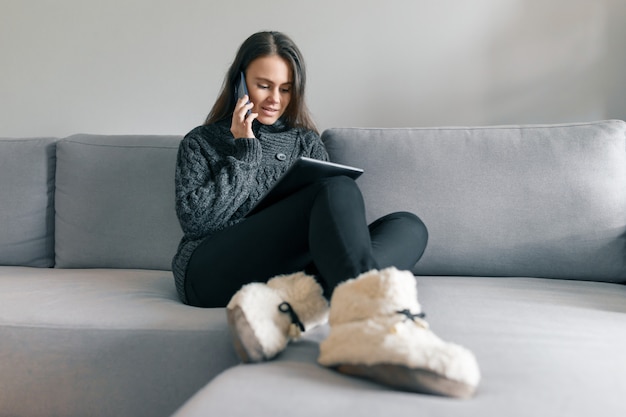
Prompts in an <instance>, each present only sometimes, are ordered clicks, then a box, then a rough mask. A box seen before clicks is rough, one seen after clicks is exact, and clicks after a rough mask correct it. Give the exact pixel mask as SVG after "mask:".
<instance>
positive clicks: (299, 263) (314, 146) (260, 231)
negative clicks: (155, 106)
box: [172, 32, 472, 395]
mask: <svg viewBox="0 0 626 417" xmlns="http://www.w3.org/2000/svg"><path fill="white" fill-rule="evenodd" d="M242 72H243V73H244V74H245V79H246V85H247V90H248V93H249V95H246V96H243V97H242V98H240V99H238V100H237V97H236V91H235V89H236V85H237V83H238V81H239V79H240V77H241V75H240V74H241V73H242ZM305 86H306V73H305V66H304V61H303V59H302V55H301V53H300V51H299V50H298V48H297V47H296V45H295V44H294V43H293V41H292V40H291V39H290V38H289V37H287V36H286V35H284V34H282V33H278V32H260V33H256V34H254V35H252V36H250V37H249V38H248V39H247V40H246V41H245V42H244V43H243V44H242V45H241V47H240V49H239V51H238V53H237V55H236V57H235V60H234V62H233V63H232V65H231V67H230V69H229V71H228V73H227V75H226V79H225V81H224V84H223V87H222V91H221V93H220V95H219V97H218V99H217V101H216V102H215V104H214V106H213V109H212V110H211V112H210V113H209V115H208V117H207V120H206V122H205V124H204V125H203V126H200V127H197V128H195V129H194V130H192V131H191V132H190V133H189V134H187V135H186V136H185V138H184V139H183V141H182V142H181V145H180V149H179V154H178V160H177V167H176V210H177V214H178V217H179V220H180V223H181V226H182V228H183V231H184V237H183V239H182V241H181V243H180V246H179V249H178V252H177V254H176V256H175V257H174V260H173V264H172V266H173V271H174V275H175V278H176V286H177V290H178V293H179V296H180V298H181V300H182V301H183V302H185V303H187V304H190V305H193V306H198V307H224V306H227V314H228V320H229V324H230V326H231V328H232V331H233V339H234V341H235V347H236V349H237V352H238V353H239V355H240V357H241V358H242V360H244V361H245V362H257V361H261V360H267V359H271V358H272V357H274V356H276V355H277V354H278V353H280V352H281V351H282V350H283V349H284V348H285V347H286V346H287V344H288V342H289V341H290V340H291V339H292V338H295V337H297V335H298V334H299V332H300V331H304V330H308V329H310V328H312V327H314V326H316V325H318V324H321V323H323V322H325V320H326V318H327V315H328V302H327V299H330V298H331V297H332V299H331V308H330V317H331V325H332V320H333V309H334V305H335V304H339V307H338V308H337V311H341V309H342V308H345V306H346V305H349V304H350V303H351V302H353V301H354V300H356V299H357V298H359V297H361V298H362V297H363V296H364V294H368V293H369V294H370V296H368V297H369V298H370V299H372V300H378V301H374V302H373V303H374V304H376V303H378V304H381V305H383V304H384V306H385V307H384V310H385V311H382V310H381V308H380V306H379V307H372V308H371V309H369V311H367V315H373V316H377V315H380V314H387V313H388V311H387V310H388V307H389V306H391V308H392V310H391V312H392V315H393V316H394V317H393V320H395V322H396V323H404V321H406V320H408V319H410V320H409V321H410V322H411V323H419V324H420V326H421V327H419V326H415V325H413V326H414V327H416V329H417V328H419V329H421V331H426V330H425V329H424V328H425V322H424V321H423V320H422V319H421V309H420V306H419V304H418V302H417V294H416V290H415V281H414V278H413V275H412V274H411V273H410V272H407V270H410V269H411V268H412V267H413V266H414V265H415V263H416V262H417V261H418V260H419V258H420V257H421V255H422V253H423V251H424V249H425V247H426V242H427V231H426V227H425V226H424V224H423V223H422V222H421V220H420V219H419V218H418V217H417V216H415V215H414V214H410V213H404V212H401V213H393V214H390V215H387V216H385V217H383V218H381V219H378V220H377V221H375V222H374V223H373V224H371V225H369V226H368V225H367V223H366V220H365V209H364V203H363V198H362V195H361V192H360V190H359V188H358V186H357V185H356V183H355V182H354V181H353V180H351V179H348V178H346V177H336V178H332V179H325V180H321V181H319V182H317V183H315V184H313V185H311V186H308V187H305V188H304V189H302V190H300V191H298V192H296V193H294V194H292V195H291V196H289V197H286V198H285V199H283V200H281V201H279V202H278V203H275V204H274V205H272V206H270V207H268V208H265V209H263V210H262V211H260V212H258V213H256V214H254V215H252V216H249V217H245V215H246V213H247V212H248V210H249V209H250V208H251V207H252V206H253V205H254V203H255V202H256V201H258V200H259V198H260V197H261V196H262V195H263V194H264V193H265V191H266V190H268V189H269V188H270V187H271V186H272V184H273V183H274V182H275V181H276V180H277V179H278V178H279V177H280V176H281V175H282V174H283V173H284V172H285V171H286V170H287V168H288V167H289V166H290V164H291V163H293V162H294V161H295V160H296V159H297V158H298V157H301V156H306V157H310V158H316V159H321V160H327V159H328V154H327V152H326V149H325V148H324V145H323V143H322V142H321V140H320V137H319V135H318V132H317V130H316V128H315V126H314V124H313V122H312V120H311V117H310V115H309V112H308V109H307V106H306V104H305V101H304V93H305ZM357 277H358V278H359V279H356V280H354V278H357ZM341 287H345V289H346V291H343V292H345V294H346V296H347V298H348V299H347V301H343V302H342V301H337V302H336V301H335V298H336V297H335V295H334V294H335V293H336V294H339V295H337V296H338V297H339V298H342V296H341V295H340V294H341V293H342V291H337V292H335V289H338V290H339V288H341ZM353 287H354V288H353ZM359 287H363V288H364V289H363V288H362V289H359ZM375 288H377V290H375V291H374V293H373V294H372V291H371V290H372V289H375ZM359 291H361V292H362V291H365V292H364V293H363V294H361V295H360V296H359V295H358V294H359ZM394 291H395V293H398V294H401V296H399V297H398V296H390V295H389V294H388V293H390V292H391V293H394ZM407 294H409V295H410V294H413V296H412V297H411V296H409V297H406V295H407ZM355 297H356V298H355ZM380 297H383V298H380ZM390 297H391V299H388V298H390ZM394 297H395V298H394ZM343 298H345V296H344V297H343ZM351 300H352V301H351ZM366 304H367V303H366ZM342 305H343V306H344V307H341V306H342ZM363 305H365V304H363ZM342 314H343V313H341V314H340V315H342ZM349 315H350V313H348V316H349ZM362 318H363V317H353V318H352V319H354V320H360V319H362ZM352 319H351V320H352ZM352 321H353V320H352ZM399 325H400V324H399ZM339 327H340V326H339ZM333 331H334V327H333ZM333 331H331V335H330V337H329V339H328V341H327V342H328V343H326V342H324V343H323V344H322V348H323V349H322V355H321V356H320V363H323V364H325V365H327V366H337V365H339V364H345V362H346V360H345V358H343V357H342V355H343V354H342V353H340V352H341V351H342V350H343V348H341V347H339V345H340V344H341V343H342V342H341V341H337V342H336V343H335V342H333ZM340 333H341V332H339V333H338V334H340ZM428 334H429V337H430V338H433V337H434V338H436V336H434V334H432V332H429V331H428ZM353 340H355V339H353ZM368 343H369V342H368ZM402 343H404V342H402ZM338 344H339V345H338ZM441 346H445V347H446V348H447V347H448V345H446V344H444V343H443V342H441ZM333 352H334V353H336V354H338V356H337V355H335V356H337V357H335V358H332V357H331V356H333V355H330V356H329V355H326V356H327V357H326V358H324V354H325V353H333ZM388 353H389V352H385V351H384V349H382V350H381V351H380V352H379V353H377V355H378V356H381V357H383V359H384V356H385V355H388ZM446 354H447V355H450V353H449V352H448V353H446ZM463 355H465V354H464V353H463ZM344 356H345V355H344ZM348 356H350V355H348ZM466 356H467V355H466ZM422 368H423V369H429V367H428V365H425V367H424V366H422ZM422 368H420V369H422ZM358 371H359V372H362V371H363V369H359V370H358ZM355 372H357V371H356V370H354V369H352V373H355ZM370 373H371V372H370ZM370 377H373V378H374V379H376V378H375V377H374V376H373V375H370ZM442 378H443V379H444V380H446V381H448V380H449V379H450V378H449V377H445V376H442ZM457 379H458V378H457ZM457 382H459V381H457ZM459 384H460V385H459ZM410 385H411V386H412V388H413V389H416V390H417V389H419V390H424V389H426V388H428V389H430V390H435V391H437V389H436V388H434V387H432V386H428V387H424V383H423V382H419V383H411V384H410ZM431 385H432V384H431ZM439 385H442V384H439ZM471 385H472V384H467V383H466V382H459V383H458V384H457V385H455V390H459V388H458V387H457V386H461V387H462V388H463V390H465V391H467V386H471ZM409 388H411V387H409ZM470 388H471V387H470ZM439 391H440V389H439ZM453 391H454V390H453ZM455 393H456V391H455V392H454V393H449V394H450V395H454V394H455Z"/></svg>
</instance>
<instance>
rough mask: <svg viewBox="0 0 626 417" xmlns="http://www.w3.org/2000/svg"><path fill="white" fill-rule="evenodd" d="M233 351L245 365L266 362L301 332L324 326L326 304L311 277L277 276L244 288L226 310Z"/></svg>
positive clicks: (326, 315)
mask: <svg viewBox="0 0 626 417" xmlns="http://www.w3.org/2000/svg"><path fill="white" fill-rule="evenodd" d="M226 314H227V318H228V325H229V326H230V329H231V333H232V336H233V343H234V345H235V350H236V351H237V354H238V355H239V357H240V358H241V360H242V361H243V362H245V363H249V362H261V361H264V360H269V359H272V358H273V357H275V356H276V355H278V354H279V353H280V352H282V351H283V350H284V349H285V347H286V346H287V344H288V343H289V341H290V340H293V339H297V338H298V337H299V336H300V333H301V332H304V331H305V330H309V329H311V328H313V327H315V326H318V325H320V324H322V323H324V322H325V321H326V319H327V317H328V302H327V300H326V299H325V298H324V296H323V295H322V288H321V287H320V285H319V284H318V283H317V281H315V279H314V278H313V277H312V276H309V275H306V274H305V273H303V272H298V273H295V274H290V275H280V276H277V277H274V278H272V279H271V280H269V281H268V282H267V284H263V283H256V282H255V283H251V284H247V285H244V286H243V287H242V288H241V289H240V290H239V291H238V292H237V293H236V294H235V295H234V296H233V297H232V299H231V300H230V302H229V303H228V306H227V307H226Z"/></svg>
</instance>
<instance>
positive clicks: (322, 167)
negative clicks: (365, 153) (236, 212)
mask: <svg viewBox="0 0 626 417" xmlns="http://www.w3.org/2000/svg"><path fill="white" fill-rule="evenodd" d="M362 173H363V170H362V169H361V168H355V167H351V166H348V165H341V164H336V163H334V162H326V161H320V160H318V159H312V158H306V157H300V158H298V159H297V160H296V162H294V163H293V165H291V166H290V167H289V169H288V170H287V171H286V172H285V173H284V174H283V175H282V176H281V177H280V178H279V179H278V181H276V183H275V184H274V186H273V187H272V188H270V189H269V190H268V191H267V192H266V193H265V195H264V196H263V197H261V199H260V200H259V201H258V202H257V203H256V204H255V205H254V207H252V209H251V210H250V211H249V212H248V213H247V214H246V217H248V216H251V215H253V214H255V213H258V212H259V211H261V210H263V209H264V208H266V207H268V206H270V205H272V204H274V203H275V202H277V201H279V200H282V199H283V198H285V197H287V196H288V195H290V194H292V193H294V192H295V191H298V190H299V189H301V188H303V187H306V186H307V185H310V184H313V183H314V182H316V181H318V180H320V179H322V178H329V177H336V176H338V175H345V176H347V177H350V178H353V179H356V178H358V177H359V176H360V175H361V174H362Z"/></svg>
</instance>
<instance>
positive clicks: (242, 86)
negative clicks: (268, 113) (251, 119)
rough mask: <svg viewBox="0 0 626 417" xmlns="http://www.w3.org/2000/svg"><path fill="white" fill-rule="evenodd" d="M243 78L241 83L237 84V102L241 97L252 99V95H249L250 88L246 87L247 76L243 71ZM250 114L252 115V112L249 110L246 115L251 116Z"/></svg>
mask: <svg viewBox="0 0 626 417" xmlns="http://www.w3.org/2000/svg"><path fill="white" fill-rule="evenodd" d="M240 74H241V76H240V77H239V82H238V83H237V87H236V88H235V94H236V96H237V97H236V100H239V99H240V98H241V97H243V96H245V95H247V96H248V99H249V98H250V94H248V87H247V86H246V76H245V75H244V73H243V71H241V73H240ZM248 103H250V100H248ZM250 113H252V111H251V110H248V112H247V113H246V115H250Z"/></svg>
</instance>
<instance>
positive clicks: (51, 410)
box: [0, 267, 238, 416]
mask: <svg viewBox="0 0 626 417" xmlns="http://www.w3.org/2000/svg"><path fill="white" fill-rule="evenodd" d="M0 294H1V295H0V297H1V298H0V375H2V378H0V415H29V416H50V415H63V416H84V415H94V416H95V415H98V416H106V415H110V416H167V415H170V414H171V413H172V412H173V411H174V410H175V409H176V408H177V407H179V406H180V404H182V403H183V402H184V401H185V400H186V399H187V398H188V397H189V396H190V395H192V394H193V393H194V392H195V391H197V390H198V389H199V388H200V387H201V386H203V385H204V384H206V383H207V382H208V381H209V380H210V379H211V378H212V377H214V376H215V375H217V374H218V373H219V372H221V371H222V370H224V369H226V368H228V367H230V366H232V365H234V364H236V363H238V359H237V357H236V354H235V353H234V351H233V349H232V346H231V344H230V339H229V334H228V326H227V324H226V318H225V312H224V311H223V309H199V308H193V307H189V306H185V305H183V304H181V303H180V301H178V299H177V296H176V291H175V289H174V281H173V278H172V275H171V272H168V271H146V270H102V269H94V270H63V269H36V268H19V267H0ZM102 393H107V395H105V396H103V395H102Z"/></svg>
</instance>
